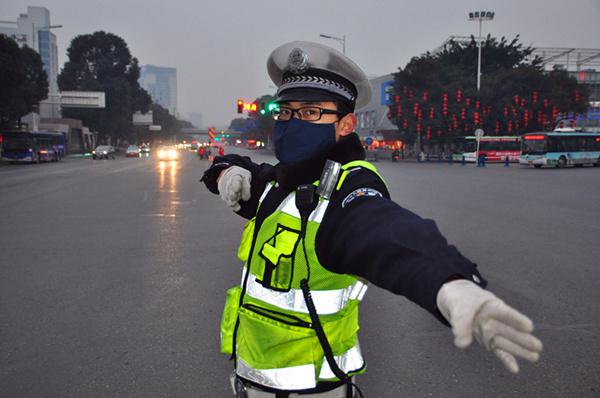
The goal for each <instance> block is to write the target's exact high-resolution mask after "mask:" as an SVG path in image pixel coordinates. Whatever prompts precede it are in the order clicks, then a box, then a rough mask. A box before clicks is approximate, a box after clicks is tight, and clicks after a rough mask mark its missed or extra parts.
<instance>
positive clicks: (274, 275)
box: [260, 224, 300, 291]
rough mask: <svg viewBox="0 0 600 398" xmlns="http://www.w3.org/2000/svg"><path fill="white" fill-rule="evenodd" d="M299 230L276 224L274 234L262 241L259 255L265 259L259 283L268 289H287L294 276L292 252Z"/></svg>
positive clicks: (294, 250)
mask: <svg viewBox="0 0 600 398" xmlns="http://www.w3.org/2000/svg"><path fill="white" fill-rule="evenodd" d="M299 238H300V231H296V230H293V229H291V228H288V227H284V226H283V225H281V224H279V225H277V228H276V230H275V234H274V235H273V236H272V237H270V238H269V239H267V241H266V242H265V243H263V245H262V247H261V249H260V256H261V257H262V258H263V259H264V260H265V264H264V270H263V274H262V277H261V284H262V285H263V286H264V287H266V288H269V289H273V290H278V291H289V290H290V288H291V284H292V279H293V276H294V261H293V259H294V254H295V252H296V247H297V246H298V242H299Z"/></svg>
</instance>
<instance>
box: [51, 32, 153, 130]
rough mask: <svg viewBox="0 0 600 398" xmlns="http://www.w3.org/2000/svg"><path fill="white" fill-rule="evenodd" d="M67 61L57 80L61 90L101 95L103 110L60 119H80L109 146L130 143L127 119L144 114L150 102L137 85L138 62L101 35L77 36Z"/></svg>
mask: <svg viewBox="0 0 600 398" xmlns="http://www.w3.org/2000/svg"><path fill="white" fill-rule="evenodd" d="M67 56H68V58H69V60H68V61H67V63H66V64H65V66H64V68H63V69H62V71H61V73H60V75H59V77H58V85H59V87H60V89H61V90H77V91H104V93H105V96H106V108H104V109H76V108H72V109H66V110H64V111H63V115H64V116H66V117H73V118H76V119H81V120H82V121H83V123H84V124H85V125H87V126H89V127H90V128H91V129H92V130H96V131H98V133H99V134H100V139H101V140H104V139H105V138H106V137H110V138H111V140H112V142H117V141H118V140H120V139H131V138H132V137H131V135H132V134H133V126H132V121H131V117H132V114H133V113H134V112H135V111H141V112H143V113H145V112H147V111H148V109H149V106H150V104H151V102H152V100H151V98H150V96H149V95H148V93H147V92H146V91H145V90H144V89H142V88H141V87H140V85H139V83H138V79H139V77H140V68H139V65H138V60H137V59H136V58H134V57H132V56H131V53H130V52H129V48H128V47H127V43H125V41H124V40H123V39H122V38H120V37H119V36H117V35H114V34H112V33H107V32H103V31H99V32H94V33H93V34H86V35H80V36H77V37H75V38H74V39H73V40H72V41H71V45H70V46H69V48H68V50H67Z"/></svg>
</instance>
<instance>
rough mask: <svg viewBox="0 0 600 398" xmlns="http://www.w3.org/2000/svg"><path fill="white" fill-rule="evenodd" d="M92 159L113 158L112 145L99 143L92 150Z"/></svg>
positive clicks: (113, 149)
mask: <svg viewBox="0 0 600 398" xmlns="http://www.w3.org/2000/svg"><path fill="white" fill-rule="evenodd" d="M92 158H93V159H114V158H115V148H114V147H113V146H112V145H99V146H97V147H96V149H94V150H93V151H92Z"/></svg>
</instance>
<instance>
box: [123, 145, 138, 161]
mask: <svg viewBox="0 0 600 398" xmlns="http://www.w3.org/2000/svg"><path fill="white" fill-rule="evenodd" d="M125 156H126V157H128V158H139V157H140V156H141V151H140V148H139V147H138V146H137V145H129V146H128V147H127V150H126V151H125Z"/></svg>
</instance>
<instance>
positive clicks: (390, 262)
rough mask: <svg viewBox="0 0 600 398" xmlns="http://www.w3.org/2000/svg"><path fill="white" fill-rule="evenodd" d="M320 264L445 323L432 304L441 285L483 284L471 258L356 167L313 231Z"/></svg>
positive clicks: (365, 171)
mask: <svg viewBox="0 0 600 398" xmlns="http://www.w3.org/2000/svg"><path fill="white" fill-rule="evenodd" d="M315 245H316V252H317V256H318V258H319V261H320V262H321V264H322V265H323V266H324V267H325V268H327V269H328V270H330V271H332V272H336V273H344V274H352V275H356V276H359V277H361V278H364V279H366V280H367V281H369V282H371V283H373V284H375V285H377V286H379V287H382V288H384V289H386V290H389V291H391V292H393V293H395V294H399V295H403V296H405V297H406V298H408V299H409V300H411V301H413V302H415V303H416V304H418V305H420V306H421V307H423V308H425V309H426V310H427V311H429V312H431V313H432V314H433V315H434V316H436V317H437V318H438V319H439V320H440V321H442V322H443V323H445V324H447V322H446V320H445V319H444V317H443V316H442V315H441V314H440V313H439V311H438V310H437V306H436V296H437V292H438V290H439V289H440V288H441V286H442V285H443V284H444V283H445V282H447V281H448V280H451V279H461V278H464V279H469V280H471V281H473V282H474V283H477V284H479V285H480V286H481V287H485V285H486V284H487V283H486V281H485V280H484V279H483V277H482V276H481V275H480V274H479V272H478V271H477V268H476V264H474V263H473V262H471V261H470V260H468V259H467V258H465V257H464V256H463V255H462V254H461V253H460V252H459V251H458V250H457V249H456V248H455V247H454V246H452V245H449V244H448V242H447V240H446V238H445V237H444V236H443V235H442V234H441V232H440V231H439V230H438V228H437V226H436V224H435V222H434V221H432V220H427V219H423V218H421V217H419V216H418V215H416V214H414V213H412V212H410V211H409V210H407V209H405V208H403V207H401V206H400V205H398V204H397V203H395V202H393V201H391V200H390V198H389V193H388V191H387V189H386V187H385V185H384V183H383V181H381V179H379V178H378V177H377V176H376V175H375V174H374V173H372V172H370V171H368V170H364V169H361V170H359V171H356V172H353V173H352V174H350V176H349V178H348V179H347V181H346V182H345V183H344V185H343V186H342V189H341V190H340V191H338V192H336V193H335V194H334V196H332V198H331V202H330V205H329V207H328V209H327V212H326V213H325V216H324V218H323V221H322V223H321V226H320V228H319V231H318V233H317V236H316V242H315Z"/></svg>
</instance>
